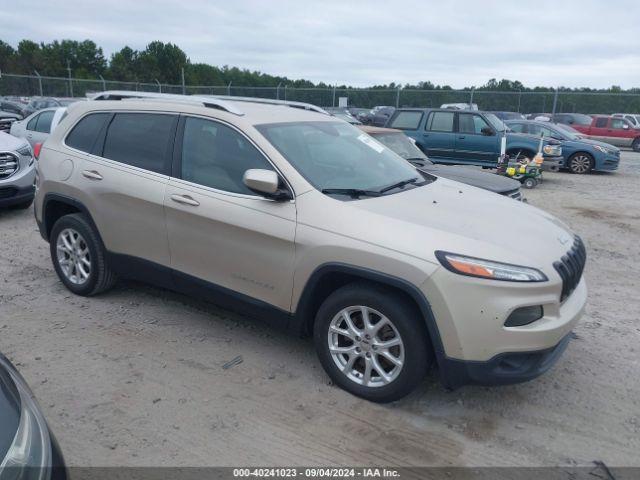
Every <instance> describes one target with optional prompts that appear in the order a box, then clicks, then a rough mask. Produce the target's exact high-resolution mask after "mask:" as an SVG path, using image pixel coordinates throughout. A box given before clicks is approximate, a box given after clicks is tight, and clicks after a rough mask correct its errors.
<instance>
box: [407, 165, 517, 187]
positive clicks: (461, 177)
mask: <svg viewBox="0 0 640 480" xmlns="http://www.w3.org/2000/svg"><path fill="white" fill-rule="evenodd" d="M418 170H421V171H423V172H426V173H430V174H432V175H436V176H438V177H444V178H448V179H449V180H455V181H456V182H460V183H465V184H467V185H472V186H474V187H478V188H482V189H484V190H489V191H490V192H495V193H506V192H511V191H513V190H518V189H519V188H520V182H518V181H516V180H512V179H510V178H506V177H502V176H500V175H496V174H495V173H488V172H483V171H480V170H476V169H474V168H467V167H462V166H457V167H454V166H450V165H426V166H424V167H419V168H418Z"/></svg>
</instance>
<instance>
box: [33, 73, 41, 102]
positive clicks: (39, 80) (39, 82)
mask: <svg viewBox="0 0 640 480" xmlns="http://www.w3.org/2000/svg"><path fill="white" fill-rule="evenodd" d="M33 73H35V74H36V76H37V77H38V85H39V86H40V96H41V97H44V95H43V94H42V77H41V76H40V74H39V73H38V71H37V70H34V71H33Z"/></svg>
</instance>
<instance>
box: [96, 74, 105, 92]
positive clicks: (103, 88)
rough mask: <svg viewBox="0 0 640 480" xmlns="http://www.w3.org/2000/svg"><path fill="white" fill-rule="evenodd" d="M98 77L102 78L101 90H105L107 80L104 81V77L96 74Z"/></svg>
mask: <svg viewBox="0 0 640 480" xmlns="http://www.w3.org/2000/svg"><path fill="white" fill-rule="evenodd" d="M98 76H99V77H100V80H102V90H104V91H106V90H107V82H105V81H104V77H103V76H102V75H98Z"/></svg>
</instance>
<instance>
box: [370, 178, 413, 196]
mask: <svg viewBox="0 0 640 480" xmlns="http://www.w3.org/2000/svg"><path fill="white" fill-rule="evenodd" d="M418 180H419V179H418V178H410V179H409V180H402V181H401V182H398V183H394V184H393V185H389V186H388V187H384V188H382V189H380V190H378V192H379V193H385V192H388V191H389V190H393V189H394V188H402V187H404V186H405V185H409V184H411V183H416V182H417V181H418Z"/></svg>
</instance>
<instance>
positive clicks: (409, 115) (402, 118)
mask: <svg viewBox="0 0 640 480" xmlns="http://www.w3.org/2000/svg"><path fill="white" fill-rule="evenodd" d="M420 120H422V112H398V114H397V115H396V116H395V117H394V118H393V121H392V122H391V125H389V126H390V127H391V128H399V129H400V130H417V128H418V125H420Z"/></svg>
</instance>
